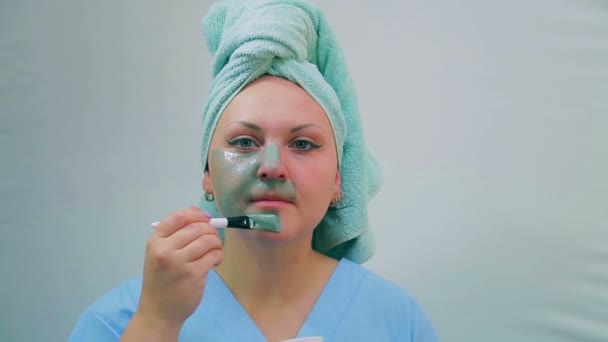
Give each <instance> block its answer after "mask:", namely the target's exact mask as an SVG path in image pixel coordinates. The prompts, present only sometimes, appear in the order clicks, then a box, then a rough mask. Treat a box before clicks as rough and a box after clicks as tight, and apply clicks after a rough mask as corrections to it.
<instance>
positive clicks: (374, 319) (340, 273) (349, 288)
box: [69, 259, 438, 342]
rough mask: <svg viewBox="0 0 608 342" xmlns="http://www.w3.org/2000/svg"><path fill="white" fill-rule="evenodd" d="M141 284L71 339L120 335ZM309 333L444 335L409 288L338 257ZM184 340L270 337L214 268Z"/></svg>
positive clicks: (421, 339)
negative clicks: (259, 326) (416, 300)
mask: <svg viewBox="0 0 608 342" xmlns="http://www.w3.org/2000/svg"><path fill="white" fill-rule="evenodd" d="M141 285H142V280H141V278H138V279H132V280H129V281H127V282H125V283H123V284H122V285H120V286H118V287H116V288H114V289H112V290H111V291H109V292H108V293H106V294H105V295H104V296H102V297H101V298H100V299H98V300H97V301H96V302H95V303H94V304H93V305H92V306H91V307H89V308H88V309H87V310H86V311H85V312H84V313H83V315H82V316H81V318H80V320H79V321H78V323H77V324H76V327H75V328H74V330H73V331H72V335H71V336H70V339H69V341H91V342H96V341H100V342H101V341H118V340H119V338H120V336H121V334H122V333H123V331H124V330H125V328H126V327H127V324H128V323H129V320H130V319H131V317H133V314H134V313H135V310H136V309H137V304H138V301H139V295H140V291H141ZM306 336H323V338H324V340H325V342H334V341H335V342H337V341H403V342H406V341H407V342H410V341H411V342H435V341H438V338H437V336H436V334H435V332H434V330H433V328H432V327H431V324H430V322H429V321H428V319H427V318H426V317H425V315H424V313H423V312H422V310H421V309H420V307H419V306H418V305H417V304H416V302H415V301H414V299H413V298H412V297H411V296H410V295H409V294H408V293H407V292H406V291H405V290H403V289H401V288H400V287H398V286H396V285H394V284H393V283H391V282H389V281H387V280H385V279H383V278H381V277H380V276H378V275H376V274H374V273H372V272H370V271H369V270H367V269H366V268H364V267H363V266H361V265H359V264H356V263H354V262H352V261H350V260H347V259H342V260H340V262H339V263H338V266H337V267H336V269H335V270H334V272H333V273H332V275H331V277H330V279H329V281H328V282H327V284H326V285H325V288H324V289H323V292H322V293H321V295H320V296H319V298H318V300H317V302H316V303H315V305H314V307H313V309H312V311H311V312H310V314H309V315H308V317H307V318H306V321H305V322H304V324H303V325H302V328H301V329H300V332H299V333H298V336H297V337H306ZM179 340H180V341H252V342H258V341H259V342H265V341H266V339H265V338H264V336H263V335H262V333H261V331H260V330H259V329H258V327H257V326H256V325H255V323H254V322H253V320H252V319H251V318H250V317H249V316H248V315H247V312H246V311H245V310H244V309H243V307H242V306H241V304H240V303H239V302H238V301H237V300H236V298H235V297H234V296H233V294H232V292H231V291H230V289H229V288H228V287H227V286H226V284H225V283H224V282H223V280H222V279H221V278H220V277H219V275H218V274H217V273H216V272H215V271H213V270H212V271H210V272H209V275H208V278H207V283H206V287H205V292H204V295H203V299H202V300H201V303H200V305H199V306H198V308H197V309H196V310H195V312H194V313H193V314H192V315H191V316H190V317H189V318H188V319H187V320H186V322H185V323H184V325H183V327H182V330H181V332H180V338H179Z"/></svg>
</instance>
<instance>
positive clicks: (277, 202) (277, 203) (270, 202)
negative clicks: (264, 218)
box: [251, 194, 294, 209]
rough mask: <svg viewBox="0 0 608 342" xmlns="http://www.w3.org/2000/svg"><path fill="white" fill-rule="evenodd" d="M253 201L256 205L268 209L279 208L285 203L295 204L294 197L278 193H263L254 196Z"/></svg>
mask: <svg viewBox="0 0 608 342" xmlns="http://www.w3.org/2000/svg"><path fill="white" fill-rule="evenodd" d="M251 202H252V203H253V205H254V206H255V207H259V208H266V209H278V208H280V207H283V206H285V205H289V204H293V202H294V201H293V199H291V198H287V197H285V196H281V195H277V194H262V195H258V196H253V198H252V200H251Z"/></svg>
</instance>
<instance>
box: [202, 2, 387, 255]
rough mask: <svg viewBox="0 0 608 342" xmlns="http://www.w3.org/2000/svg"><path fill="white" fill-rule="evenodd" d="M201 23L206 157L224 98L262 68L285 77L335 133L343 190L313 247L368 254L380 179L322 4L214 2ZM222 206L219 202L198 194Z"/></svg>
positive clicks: (209, 204)
mask: <svg viewBox="0 0 608 342" xmlns="http://www.w3.org/2000/svg"><path fill="white" fill-rule="evenodd" d="M202 23H203V31H204V34H205V38H206V41H207V45H208V48H209V51H210V52H211V54H212V56H213V68H212V73H213V82H212V85H211V89H210V92H209V97H208V99H207V102H206V104H205V108H204V113H203V137H202V144H201V161H202V164H203V165H202V166H203V168H205V167H206V163H207V158H208V152H209V146H210V143H211V138H212V136H213V132H214V130H215V127H216V126H217V123H218V121H219V118H220V116H221V114H222V113H223V111H224V109H225V108H226V106H227V105H228V104H229V103H230V101H231V100H232V99H233V98H234V96H236V95H237V94H238V93H239V91H240V90H241V89H243V87H245V86H246V85H247V84H249V83H251V82H252V81H254V80H256V79H257V78H259V77H260V76H262V75H266V74H268V75H273V76H279V77H283V78H285V79H288V80H290V81H292V82H294V83H296V84H298V85H299V86H301V87H302V88H303V89H304V90H305V91H306V92H308V93H309V94H310V95H311V96H312V97H313V98H314V99H315V100H316V101H317V102H318V103H319V105H320V106H321V107H322V108H323V109H324V110H325V113H326V114H327V117H328V118H329V121H330V124H331V125H332V128H333V131H334V136H335V139H336V148H337V152H338V161H339V163H340V176H341V181H342V183H341V187H342V193H343V198H342V200H341V201H340V202H339V203H338V205H337V206H335V207H332V208H329V210H328V212H327V214H326V215H325V217H324V218H323V220H322V221H321V223H320V224H319V225H318V226H317V227H316V229H315V233H314V237H313V241H312V244H313V248H314V249H315V250H317V251H319V252H321V253H323V254H325V255H328V256H330V257H333V258H336V259H340V258H342V257H346V258H348V259H351V260H353V261H355V262H359V263H362V262H365V261H366V260H368V259H369V258H370V257H371V256H372V254H373V252H374V248H375V246H374V239H373V235H372V233H371V231H370V229H369V227H368V218H367V203H368V202H369V200H370V199H371V198H372V197H373V196H374V195H375V194H376V193H377V192H378V190H379V189H380V187H381V185H382V171H381V168H380V166H379V164H378V162H377V161H376V159H374V158H373V156H372V155H371V153H370V152H369V150H368V149H367V148H366V146H365V142H364V138H363V129H362V123H361V118H360V116H359V109H358V100H357V95H356V92H355V88H354V85H353V82H352V80H351V78H350V75H349V72H348V69H347V66H346V62H345V60H344V57H343V54H342V50H341V49H340V47H339V46H338V43H337V41H336V38H335V35H334V33H333V32H332V30H331V28H330V27H329V25H328V23H327V21H326V19H325V17H324V16H323V14H322V13H321V11H320V10H319V9H318V8H316V7H314V6H313V5H311V4H308V3H306V2H303V1H296V0H291V1H290V0H271V1H270V0H266V1H255V0H254V1H251V0H229V1H223V2H220V3H217V4H215V5H213V6H212V7H211V9H210V10H209V13H208V14H207V16H206V17H205V18H203V21H202ZM201 206H202V208H203V209H204V210H208V211H210V212H212V213H213V214H214V215H217V214H218V210H217V208H216V206H215V203H212V202H206V201H205V200H204V199H203V200H202V201H201Z"/></svg>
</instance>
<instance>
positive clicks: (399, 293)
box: [340, 259, 437, 341]
mask: <svg viewBox="0 0 608 342" xmlns="http://www.w3.org/2000/svg"><path fill="white" fill-rule="evenodd" d="M340 264H341V265H340V267H343V268H344V269H345V270H346V271H348V273H351V274H357V275H358V276H357V277H356V278H358V279H360V281H359V282H358V284H357V286H358V288H357V292H356V297H354V299H353V303H352V305H353V306H352V308H351V309H353V310H355V311H358V312H362V313H365V314H366V315H367V316H368V319H373V320H375V321H377V322H378V324H381V325H383V326H386V327H387V328H389V329H390V330H392V331H393V332H395V335H398V336H401V335H407V336H408V337H409V339H407V340H411V341H437V337H436V335H435V332H434V329H433V327H432V325H431V323H430V321H429V320H428V318H427V316H426V314H425V313H424V311H423V310H422V308H421V307H420V305H419V304H418V303H417V301H416V300H415V298H414V297H413V296H412V295H411V294H410V293H409V292H408V291H407V290H406V289H405V288H403V287H401V286H399V285H398V284H396V283H394V282H392V281H390V280H388V279H386V278H384V277H382V276H381V275H379V274H377V273H374V272H373V271H371V270H369V269H367V268H366V267H364V266H362V265H359V264H357V263H355V262H352V261H350V260H347V259H343V260H342V261H341V262H340Z"/></svg>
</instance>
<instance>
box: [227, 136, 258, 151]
mask: <svg viewBox="0 0 608 342" xmlns="http://www.w3.org/2000/svg"><path fill="white" fill-rule="evenodd" d="M228 144H230V145H232V146H234V147H237V148H241V149H244V150H247V149H250V148H253V147H256V146H257V144H256V142H255V141H254V140H253V139H251V138H236V139H233V140H230V141H229V142H228Z"/></svg>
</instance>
